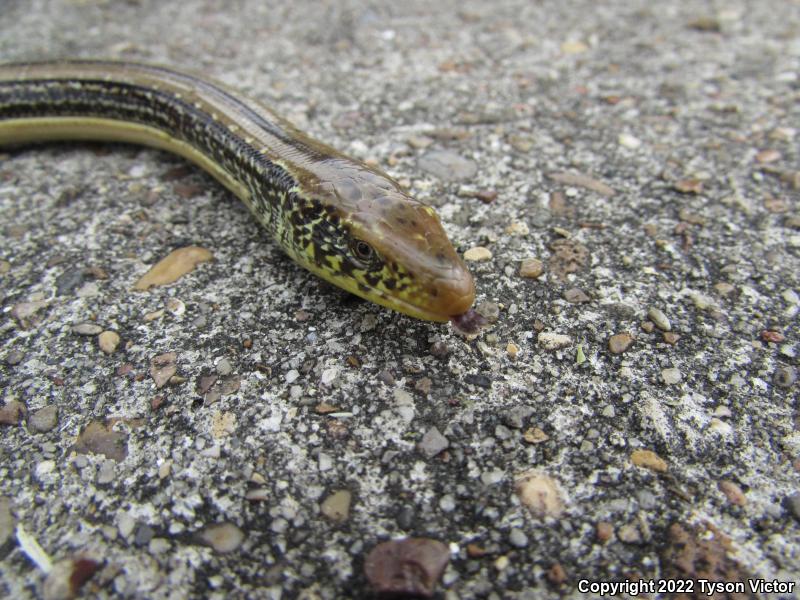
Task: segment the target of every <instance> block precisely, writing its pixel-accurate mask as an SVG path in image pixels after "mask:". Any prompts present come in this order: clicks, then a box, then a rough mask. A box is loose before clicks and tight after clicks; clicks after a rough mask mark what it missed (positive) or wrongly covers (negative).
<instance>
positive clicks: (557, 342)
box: [536, 331, 572, 350]
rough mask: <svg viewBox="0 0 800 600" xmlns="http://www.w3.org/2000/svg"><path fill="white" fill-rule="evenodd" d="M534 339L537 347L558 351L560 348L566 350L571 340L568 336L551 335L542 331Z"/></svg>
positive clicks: (551, 333)
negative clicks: (537, 343)
mask: <svg viewBox="0 0 800 600" xmlns="http://www.w3.org/2000/svg"><path fill="white" fill-rule="evenodd" d="M536 339H537V341H538V342H539V345H540V346H541V347H542V348H544V349H545V350H558V349H560V348H566V347H568V346H569V345H570V344H572V338H571V337H569V336H568V335H564V334H561V333H553V332H550V331H542V332H541V333H539V335H538V336H537V338H536Z"/></svg>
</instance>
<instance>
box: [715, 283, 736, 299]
mask: <svg viewBox="0 0 800 600" xmlns="http://www.w3.org/2000/svg"><path fill="white" fill-rule="evenodd" d="M714 289H715V290H716V292H717V293H718V294H719V295H720V296H728V295H729V294H731V293H732V292H733V291H734V290H735V289H736V288H735V287H733V286H732V285H731V284H730V283H728V282H727V281H720V282H719V283H715V284H714Z"/></svg>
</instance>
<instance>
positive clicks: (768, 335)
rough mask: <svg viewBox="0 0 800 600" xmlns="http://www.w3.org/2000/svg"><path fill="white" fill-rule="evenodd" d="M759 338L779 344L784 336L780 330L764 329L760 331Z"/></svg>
mask: <svg viewBox="0 0 800 600" xmlns="http://www.w3.org/2000/svg"><path fill="white" fill-rule="evenodd" d="M761 339H762V340H764V341H765V342H772V343H773V344H780V343H781V342H782V341H783V340H785V339H786V338H785V337H784V335H783V334H782V333H781V332H780V331H774V330H771V329H765V330H764V331H762V332H761Z"/></svg>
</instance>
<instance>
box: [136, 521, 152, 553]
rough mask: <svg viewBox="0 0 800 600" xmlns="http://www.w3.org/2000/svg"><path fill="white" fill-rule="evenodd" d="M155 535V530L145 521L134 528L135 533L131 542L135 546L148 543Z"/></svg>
mask: <svg viewBox="0 0 800 600" xmlns="http://www.w3.org/2000/svg"><path fill="white" fill-rule="evenodd" d="M155 535H156V532H155V530H154V529H153V528H152V527H150V525H148V524H147V523H142V524H141V525H139V526H138V527H137V528H136V533H134V537H133V543H134V544H135V545H136V546H140V547H141V546H146V545H147V544H149V543H150V540H152V539H153V538H154V537H155Z"/></svg>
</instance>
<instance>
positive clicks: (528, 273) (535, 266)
mask: <svg viewBox="0 0 800 600" xmlns="http://www.w3.org/2000/svg"><path fill="white" fill-rule="evenodd" d="M542 273H544V263H543V262H542V261H540V260H539V259H538V258H526V259H525V260H523V261H522V262H521V263H520V265H519V276H520V277H525V278H527V279H538V278H539V277H541V276H542Z"/></svg>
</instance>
